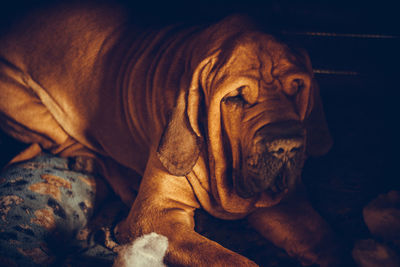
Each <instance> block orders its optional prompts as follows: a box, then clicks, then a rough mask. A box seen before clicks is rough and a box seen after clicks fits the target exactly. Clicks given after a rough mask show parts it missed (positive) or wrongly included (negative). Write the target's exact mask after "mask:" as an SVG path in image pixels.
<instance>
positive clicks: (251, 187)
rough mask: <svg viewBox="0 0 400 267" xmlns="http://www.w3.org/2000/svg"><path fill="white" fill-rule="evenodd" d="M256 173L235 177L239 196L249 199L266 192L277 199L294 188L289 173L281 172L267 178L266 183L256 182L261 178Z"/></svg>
mask: <svg viewBox="0 0 400 267" xmlns="http://www.w3.org/2000/svg"><path fill="white" fill-rule="evenodd" d="M256 175H257V174H254V173H252V174H249V173H247V174H246V175H243V176H239V177H238V176H236V177H235V178H236V183H235V190H236V193H237V194H238V196H240V197H242V198H245V199H248V198H252V197H256V196H258V195H259V194H262V193H264V194H266V195H268V196H269V197H270V198H272V199H275V198H282V197H284V195H286V194H288V193H289V192H290V191H291V190H292V187H293V181H292V180H293V179H291V178H290V177H289V174H287V173H284V172H280V173H278V174H277V175H276V176H275V177H272V178H269V179H266V180H267V181H266V182H265V183H264V184H259V183H256V182H254V181H258V180H260V179H259V178H258V177H255V176H256Z"/></svg>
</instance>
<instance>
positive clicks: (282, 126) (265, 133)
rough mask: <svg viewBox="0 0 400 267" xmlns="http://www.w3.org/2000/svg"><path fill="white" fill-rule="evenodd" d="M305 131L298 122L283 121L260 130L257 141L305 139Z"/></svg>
mask: <svg viewBox="0 0 400 267" xmlns="http://www.w3.org/2000/svg"><path fill="white" fill-rule="evenodd" d="M304 135H305V129H304V127H303V125H302V124H301V123H300V122H298V121H283V122H276V123H271V124H267V125H265V126H263V127H262V128H260V129H258V131H257V132H256V139H260V138H261V139H265V140H266V141H272V140H276V139H291V138H303V137H304Z"/></svg>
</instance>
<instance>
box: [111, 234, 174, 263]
mask: <svg viewBox="0 0 400 267" xmlns="http://www.w3.org/2000/svg"><path fill="white" fill-rule="evenodd" d="M167 248H168V239H167V238H166V237H165V236H163V235H159V234H156V233H150V234H147V235H144V236H142V237H139V238H138V239H136V240H135V241H133V243H132V244H128V245H124V246H122V247H121V249H120V250H119V252H118V257H117V259H116V260H115V261H114V265H113V267H164V266H166V265H165V264H164V263H163V259H164V255H165V253H166V251H167Z"/></svg>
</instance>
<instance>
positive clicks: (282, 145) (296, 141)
mask: <svg viewBox="0 0 400 267" xmlns="http://www.w3.org/2000/svg"><path fill="white" fill-rule="evenodd" d="M303 146H304V141H303V139H302V138H296V137H293V138H285V139H276V140H273V141H270V142H267V143H266V144H265V147H266V149H267V151H268V152H269V153H270V154H271V155H272V156H274V157H275V158H278V159H282V160H285V159H289V158H293V157H294V156H295V155H296V154H297V153H299V152H301V151H302V149H303Z"/></svg>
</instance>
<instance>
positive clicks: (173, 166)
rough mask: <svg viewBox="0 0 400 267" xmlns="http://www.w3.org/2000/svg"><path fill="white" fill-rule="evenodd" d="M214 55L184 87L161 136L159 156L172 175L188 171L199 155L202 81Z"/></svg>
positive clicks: (202, 64) (202, 63)
mask: <svg viewBox="0 0 400 267" xmlns="http://www.w3.org/2000/svg"><path fill="white" fill-rule="evenodd" d="M212 61H213V60H212V58H211V57H209V58H207V59H205V60H203V61H202V62H201V63H200V64H199V65H198V66H197V67H196V69H195V71H194V72H193V74H192V77H191V82H190V86H189V90H185V89H181V92H180V94H179V96H178V99H177V102H176V106H175V108H174V110H173V111H172V114H171V117H170V119H169V122H168V124H167V126H166V127H165V129H164V132H163V134H162V136H161V140H160V143H159V145H158V149H157V155H158V157H159V159H160V161H161V163H162V164H163V166H164V167H165V168H166V169H167V170H168V171H169V172H170V173H171V174H173V175H178V176H183V175H186V174H188V173H189V172H190V171H191V170H192V168H193V166H194V165H195V164H196V161H197V159H198V157H199V154H200V151H201V147H202V144H203V138H202V137H201V133H200V130H199V126H198V121H199V120H198V114H199V109H200V103H201V101H200V95H201V94H200V88H199V87H200V86H201V80H203V79H204V76H205V75H207V74H208V73H209V72H210V70H211V66H212Z"/></svg>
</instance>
